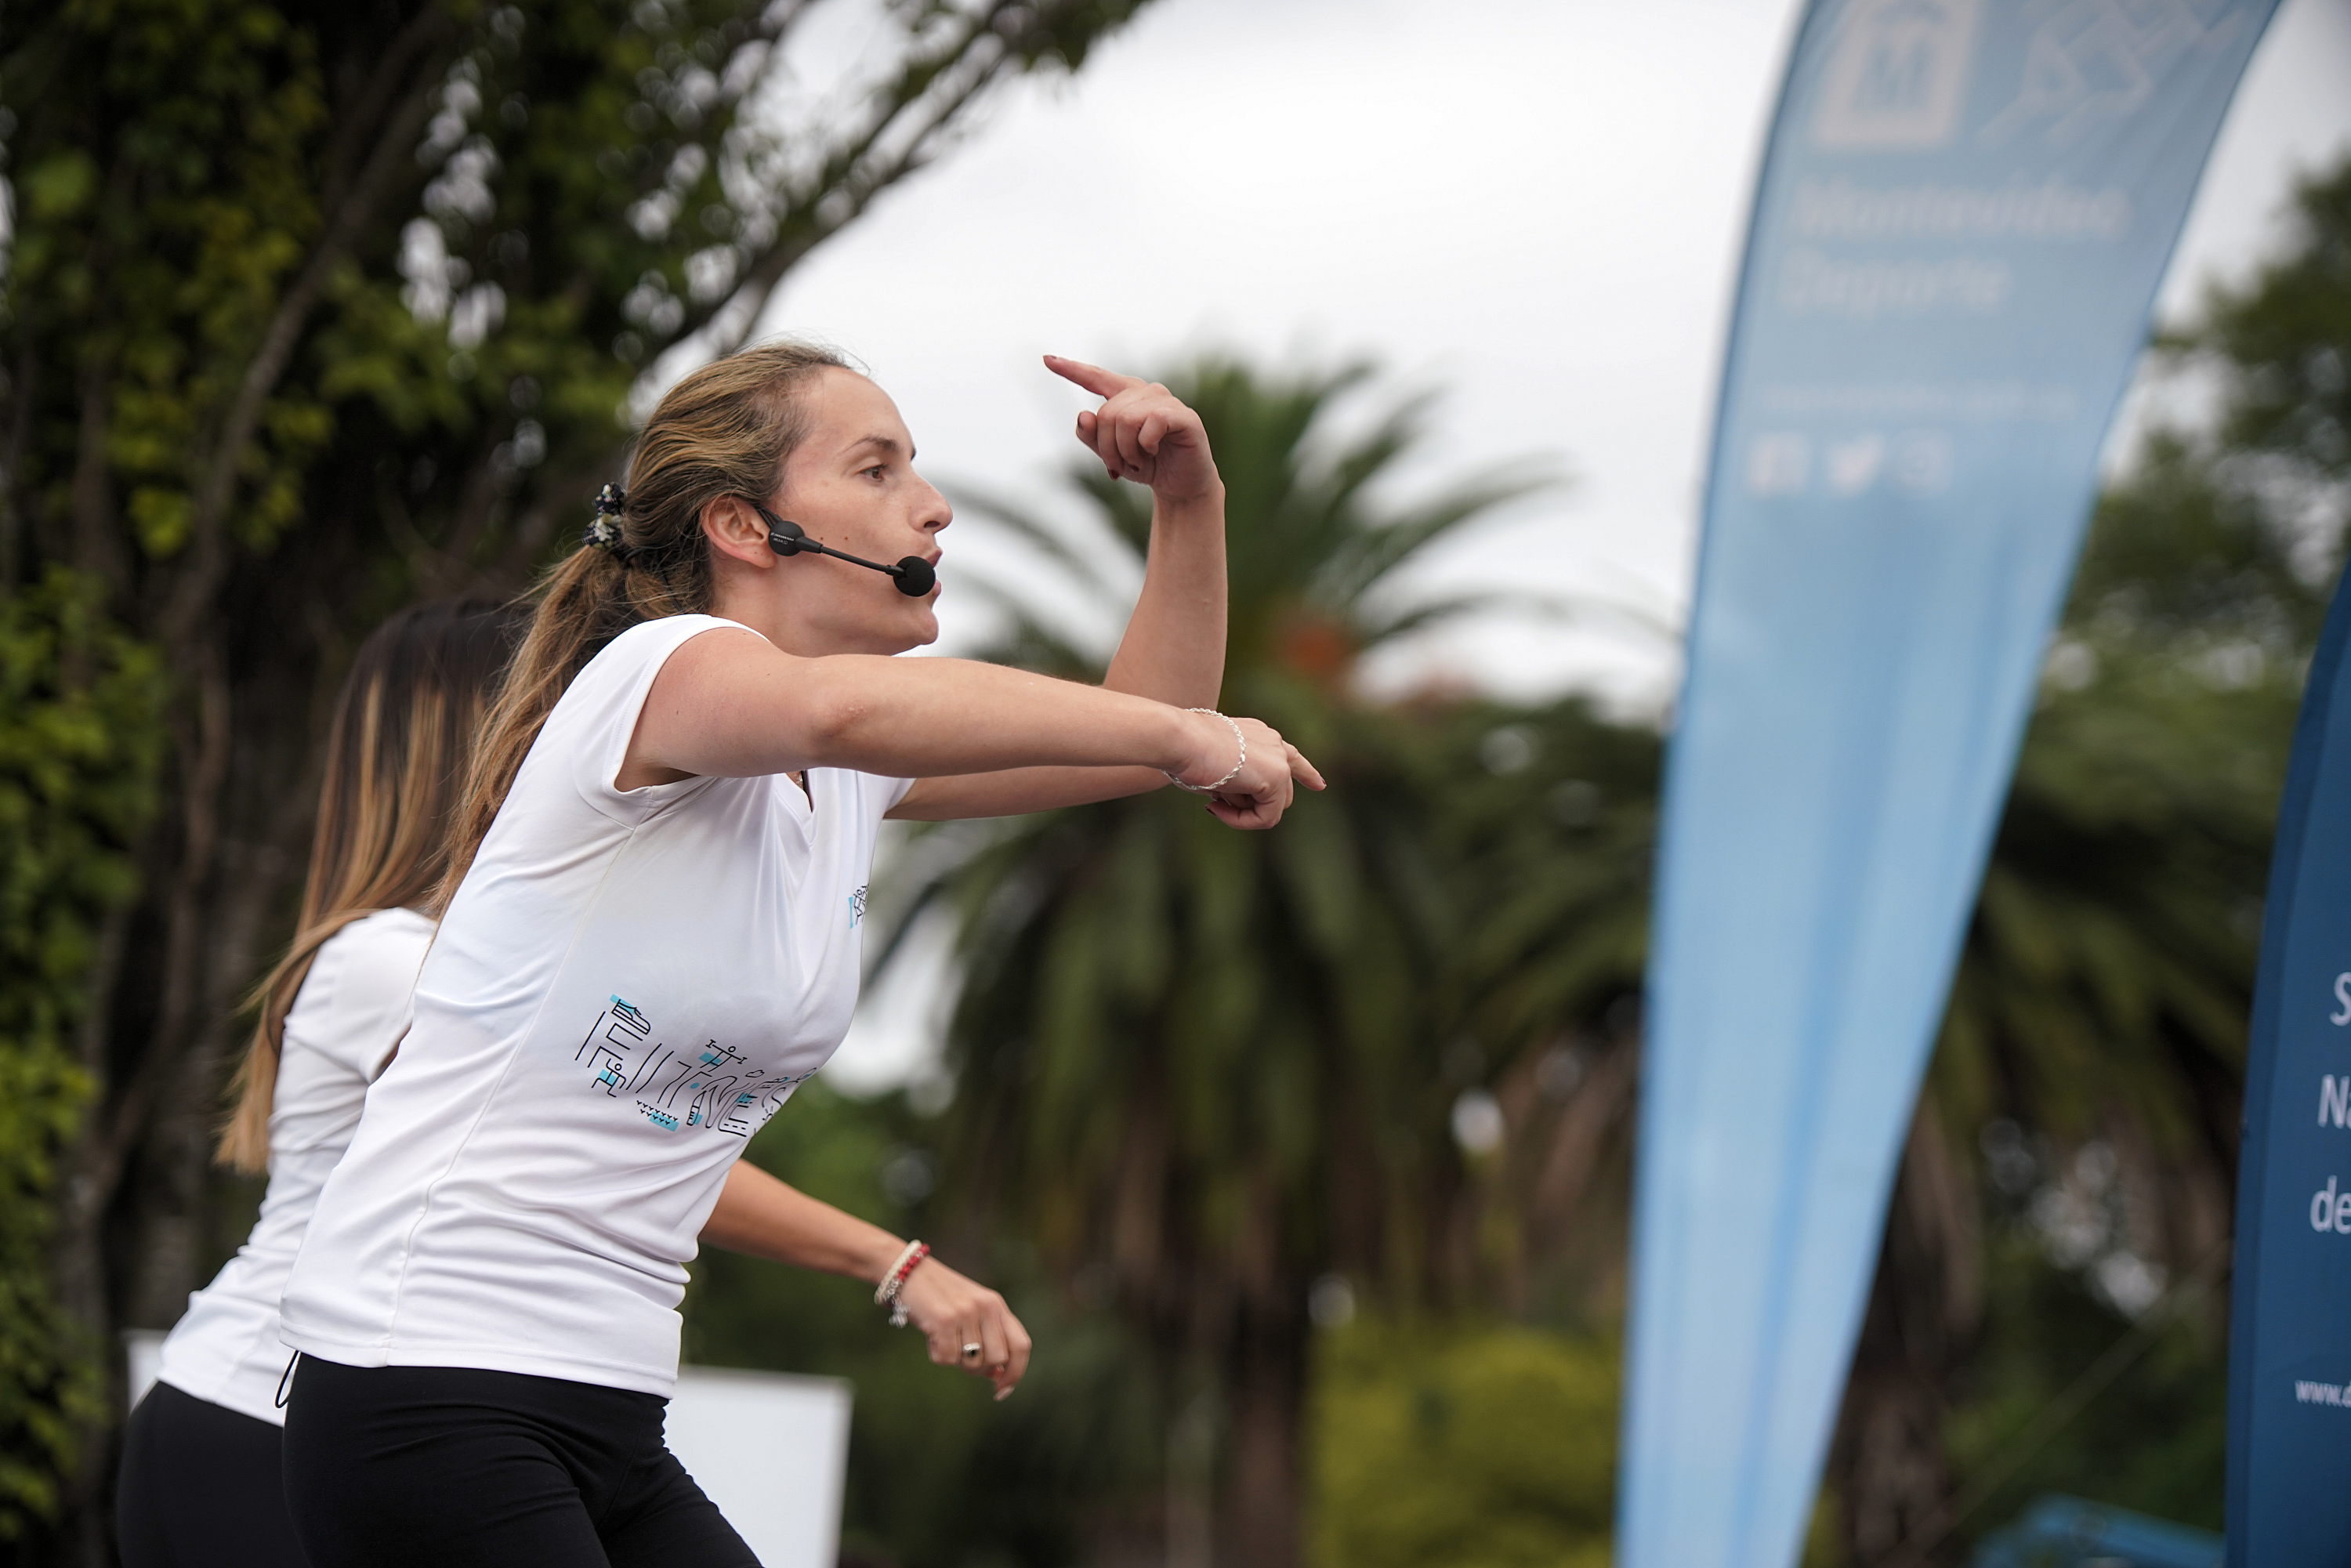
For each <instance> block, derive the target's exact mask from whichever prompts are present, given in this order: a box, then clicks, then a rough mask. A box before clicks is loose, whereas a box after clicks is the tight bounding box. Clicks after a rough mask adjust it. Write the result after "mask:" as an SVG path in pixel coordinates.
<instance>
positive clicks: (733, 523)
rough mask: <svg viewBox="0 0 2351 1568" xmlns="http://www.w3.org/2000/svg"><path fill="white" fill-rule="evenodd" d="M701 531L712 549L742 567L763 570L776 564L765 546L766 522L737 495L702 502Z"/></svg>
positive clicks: (766, 541)
mask: <svg viewBox="0 0 2351 1568" xmlns="http://www.w3.org/2000/svg"><path fill="white" fill-rule="evenodd" d="M702 533H703V537H704V538H707V539H708V540H709V541H710V547H711V549H715V550H716V551H717V552H718V553H719V554H720V555H723V556H731V557H732V558H734V559H737V560H739V561H741V562H742V563H743V564H744V565H745V566H751V567H757V568H758V569H759V570H763V571H764V570H767V569H768V567H771V566H773V565H775V564H776V552H775V551H773V550H771V549H768V525H767V523H766V522H764V521H763V520H762V519H761V518H760V517H759V513H758V509H757V508H756V507H753V506H752V505H751V503H750V502H748V501H747V500H745V499H744V498H743V497H740V496H719V497H715V498H713V499H711V500H708V501H705V502H704V503H703V504H702Z"/></svg>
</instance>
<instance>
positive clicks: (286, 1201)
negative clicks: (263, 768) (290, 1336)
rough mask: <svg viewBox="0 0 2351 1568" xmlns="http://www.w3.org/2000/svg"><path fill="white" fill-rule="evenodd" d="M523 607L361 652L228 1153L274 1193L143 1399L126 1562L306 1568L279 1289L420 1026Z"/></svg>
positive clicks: (445, 620) (129, 1442) (388, 625)
mask: <svg viewBox="0 0 2351 1568" xmlns="http://www.w3.org/2000/svg"><path fill="white" fill-rule="evenodd" d="M522 626H523V617H522V615H521V614H520V613H519V612H517V611H516V610H514V609H512V608H510V607H508V606H505V605H501V604H499V603H497V602H496V601H492V600H475V601H455V602H450V603H440V604H427V605H421V606H418V607H417V608H415V609H413V610H407V611H403V612H401V613H400V614H398V615H395V616H393V617H392V619H391V620H390V621H388V622H385V623H384V624H383V625H382V626H381V627H379V628H378V629H377V630H376V632H374V633H373V634H372V635H371V636H370V637H369V638H368V640H367V641H366V643H363V644H361V645H360V651H359V656H358V657H357V659H355V660H354V661H353V663H352V666H351V673H350V677H349V678H348V679H347V680H346V681H345V682H344V684H343V690H342V693H341V695H340V698H339V699H338V701H337V703H336V707H335V716H334V720H333V723H332V726H331V727H330V728H329V732H328V740H327V763H326V770H325V777H324V779H323V781H322V783H321V786H320V789H319V820H318V824H317V826H316V828H315V830H314V831H313V833H312V841H311V851H310V868H309V875H308V880H307V882H306V883H305V885H304V887H303V890H302V907H301V915H300V920H299V923H298V926H297V931H298V936H296V938H295V941H294V946H293V948H292V950H291V951H290V952H288V953H287V955H286V956H285V958H284V959H282V960H281V961H280V962H279V963H278V965H277V968H276V969H274V970H272V971H271V973H270V975H269V977H268V978H267V979H266V980H265V981H264V982H263V983H262V986H261V988H260V995H259V1004H260V1009H261V1021H260V1023H259V1025H258V1027H256V1030H254V1037H253V1043H252V1045H251V1046H250V1047H249V1048H248V1050H247V1051H246V1060H245V1065H244V1067H243V1069H242V1070H241V1071H240V1072H239V1073H238V1083H237V1094H236V1102H235V1111H234V1112H233V1113H231V1117H230V1120H229V1124H228V1125H227V1127H226V1128H225V1131H224V1132H223V1133H222V1135H221V1145H220V1155H221V1159H222V1162H223V1163H224V1164H226V1165H230V1166H235V1168H237V1169H239V1170H243V1171H246V1172H251V1173H259V1172H261V1171H262V1170H264V1169H266V1170H267V1172H268V1173H269V1186H268V1190H267V1192H266V1195H265V1196H264V1197H263V1199H262V1204H261V1215H260V1218H257V1219H256V1221H255V1222H254V1226H253V1232H252V1234H251V1235H250V1236H249V1237H248V1238H247V1239H246V1243H245V1245H244V1246H243V1247H242V1248H240V1249H238V1250H237V1254H236V1256H235V1257H234V1258H232V1259H230V1260H229V1261H228V1263H227V1264H226V1265H225V1267H223V1268H222V1270H221V1271H220V1273H219V1274H218V1275H217V1276H215V1277H214V1280H213V1282H212V1283H211V1284H209V1285H207V1286H205V1287H204V1289H203V1290H201V1291H197V1292H196V1293H195V1294H194V1295H193V1296H192V1297H190V1298H189V1301H188V1311H187V1315H186V1316H184V1317H183V1318H182V1319H181V1320H180V1322H179V1323H178V1324H177V1326H175V1327H174V1328H173V1329H172V1333H171V1334H170V1336H169V1337H168V1338H166V1339H165V1340H164V1341H163V1350H162V1364H161V1366H160V1367H159V1369H158V1372H157V1382H156V1384H155V1385H154V1387H153V1388H152V1389H150V1390H149V1391H148V1393H147V1395H146V1396H145V1397H143V1398H142V1399H141V1400H140V1402H139V1407H138V1408H137V1409H136V1410H134V1411H132V1412H131V1420H130V1424H129V1426H128V1427H127V1428H126V1430H125V1432H124V1436H123V1454H122V1468H121V1472H120V1476H119V1478H118V1479H117V1483H116V1488H115V1524H116V1534H117V1537H118V1539H119V1542H120V1548H121V1553H122V1560H123V1563H124V1564H125V1568H204V1565H210V1564H218V1565H219V1568H302V1564H303V1557H302V1553H301V1549H300V1548H299V1547H298V1545H297V1544H296V1542H295V1539H294V1523H293V1521H292V1519H291V1518H290V1517H289V1516H288V1515H287V1511H286V1498H285V1488H284V1486H283V1484H282V1483H281V1481H280V1479H279V1474H278V1472H279V1468H280V1464H279V1450H280V1448H281V1446H282V1434H281V1432H280V1428H281V1427H282V1426H283V1425H284V1423H285V1419H286V1417H285V1415H284V1413H283V1412H282V1411H280V1410H279V1408H278V1406H277V1394H278V1389H279V1386H280V1384H281V1382H282V1380H283V1378H284V1376H285V1374H286V1364H287V1360H288V1358H289V1353H288V1352H287V1349H286V1347H285V1346H284V1345H283V1344H281V1343H279V1341H278V1331H277V1298H278V1292H279V1291H282V1290H283V1289H284V1288H285V1284H286V1276H287V1272H288V1270H291V1269H292V1267H293V1264H294V1253H295V1249H297V1248H298V1246H299V1245H300V1244H301V1240H302V1231H303V1228H304V1227H305V1226H306V1225H307V1224H308V1221H309V1218H310V1209H311V1206H312V1205H313V1204H314V1203H315V1202H316V1201H317V1198H318V1195H319V1187H320V1186H321V1185H323V1184H324V1183H325V1181H326V1179H327V1173H328V1172H329V1171H330V1170H332V1169H333V1168H334V1166H335V1162H336V1160H337V1159H339V1158H340V1156H341V1155H342V1152H343V1145H346V1144H348V1143H349V1142H350V1136H351V1129H352V1128H353V1127H354V1126H356V1125H357V1124H358V1123H359V1119H360V1101H361V1100H362V1099H363V1098H364V1097H365V1096H366V1094H367V1087H368V1083H369V1082H370V1080H371V1079H373V1078H374V1077H375V1075H376V1072H377V1071H379V1070H380V1069H381V1067H382V1065H383V1062H384V1060H385V1058H387V1057H388V1056H390V1055H391V1054H392V1047H393V1045H394V1043H395V1042H397V1041H398V1040H399V1039H400V1034H401V1031H402V1030H404V1029H406V1028H407V1027H408V998H409V993H410V991H411V990H412V989H413V988H414V987H415V984H416V970H417V966H418V965H420V964H421V963H423V960H424V950H425V948H426V947H427V946H430V945H431V943H432V940H433V922H432V921H431V920H430V919H429V918H427V917H426V916H425V915H422V914H420V913H418V910H419V907H420V906H422V905H423V904H428V903H430V902H431V901H432V897H433V894H434V888H435V886H436V885H437V884H438V883H439V882H440V881H441V879H442V876H443V874H444V873H445V872H446V870H447V868H448V835H449V824H450V819H451V817H452V815H453V812H454V810H455V806H456V803H457V797H458V789H459V786H460V785H461V784H462V782H463V781H464V778H465V768H466V763H467V761H468V758H469V756H470V753H471V750H472V747H473V742H474V737H475V733H476V732H477V731H478V730H479V728H480V727H481V724H482V720H483V718H484V716H485V715H486V711H487V709H488V706H489V699H490V695H491V694H492V693H493V691H495V689H496V684H497V678H498V675H499V673H500V672H501V671H502V670H504V669H505V667H506V664H507V658H508V657H509V656H510V655H511V654H512V653H513V652H514V648H515V644H516V643H517V642H518V641H519V640H520V637H521V632H522Z"/></svg>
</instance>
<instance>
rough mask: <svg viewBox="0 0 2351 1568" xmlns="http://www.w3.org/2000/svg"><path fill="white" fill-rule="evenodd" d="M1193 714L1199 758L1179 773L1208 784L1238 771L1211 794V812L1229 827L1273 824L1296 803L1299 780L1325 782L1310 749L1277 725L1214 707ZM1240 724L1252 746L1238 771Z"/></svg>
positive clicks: (1190, 781) (1318, 785)
mask: <svg viewBox="0 0 2351 1568" xmlns="http://www.w3.org/2000/svg"><path fill="white" fill-rule="evenodd" d="M1192 717H1193V718H1194V719H1196V721H1198V722H1197V723H1196V725H1195V726H1194V733H1195V736H1196V741H1197V747H1196V751H1195V754H1194V758H1193V760H1192V761H1191V762H1190V763H1189V764H1187V765H1186V767H1185V768H1183V769H1182V771H1180V772H1179V773H1177V774H1176V775H1175V777H1176V778H1178V779H1182V780H1183V781H1184V782H1185V783H1186V784H1191V785H1207V784H1214V783H1216V782H1217V779H1224V778H1225V775H1226V774H1228V773H1232V777H1231V778H1230V779H1226V781H1225V782H1224V783H1223V784H1222V785H1220V786H1219V787H1218V788H1217V792H1216V793H1215V794H1213V795H1211V796H1209V797H1208V813H1209V815H1211V816H1213V817H1215V818H1216V819H1217V821H1220V822H1222V823H1224V824H1225V825H1226V826H1227V827H1228V828H1270V827H1271V826H1273V825H1274V824H1275V823H1276V822H1279V821H1281V814H1282V812H1284V811H1286V810H1289V809H1290V799H1291V797H1292V796H1294V795H1295V794H1296V793H1297V789H1298V786H1299V785H1301V784H1303V785H1305V786H1306V787H1307V788H1308V789H1322V788H1323V782H1322V774H1321V773H1320V772H1319V771H1317V770H1316V768H1315V767H1314V764H1313V763H1311V762H1310V761H1308V760H1307V759H1306V754H1305V753H1304V752H1302V751H1301V750H1299V749H1298V747H1294V746H1292V745H1290V742H1288V741H1286V740H1284V739H1283V738H1282V737H1281V732H1280V731H1279V730H1277V729H1275V728H1274V727H1272V726H1271V725H1270V724H1265V723H1261V722H1260V721H1259V720H1257V719H1253V718H1238V717H1236V718H1234V719H1233V720H1232V722H1231V723H1230V724H1228V723H1227V722H1226V721H1225V718H1224V716H1222V715H1219V714H1212V713H1196V714H1194V715H1192ZM1235 726H1238V727H1239V728H1240V732H1241V738H1242V741H1243V743H1244V745H1245V746H1246V747H1247V749H1248V752H1249V757H1248V760H1247V761H1245V762H1243V763H1242V764H1241V768H1240V771H1239V772H1238V773H1233V754H1234V746H1233V728H1234V727H1235Z"/></svg>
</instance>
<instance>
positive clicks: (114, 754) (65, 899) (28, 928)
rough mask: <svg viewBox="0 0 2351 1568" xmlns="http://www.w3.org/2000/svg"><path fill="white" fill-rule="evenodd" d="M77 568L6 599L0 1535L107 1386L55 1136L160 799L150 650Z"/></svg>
mask: <svg viewBox="0 0 2351 1568" xmlns="http://www.w3.org/2000/svg"><path fill="white" fill-rule="evenodd" d="M96 599H97V596H96V595H95V594H94V593H93V592H91V591H89V588H88V586H87V585H86V584H84V583H82V582H80V581H79V580H77V579H75V578H74V577H73V576H71V575H70V574H68V573H66V572H63V571H56V572H52V573H51V574H50V575H49V576H48V577H47V579H46V580H44V581H42V582H41V583H40V584H39V585H37V587H34V588H32V589H29V590H27V591H24V592H21V593H17V594H14V595H11V596H9V597H7V598H5V599H0V970H5V973H6V974H7V975H8V977H9V979H8V983H7V985H6V986H5V987H0V1541H13V1540H16V1539H18V1538H19V1537H21V1536H23V1535H24V1534H25V1532H26V1528H27V1526H28V1525H29V1524H30V1523H31V1522H32V1521H34V1520H35V1519H37V1518H40V1517H43V1516H45V1515H47V1513H49V1512H51V1511H53V1510H54V1509H55V1507H56V1504H57V1475H58V1472H59V1470H60V1469H61V1468H62V1467H63V1464H64V1462H65V1461H66V1460H67V1458H68V1457H69V1456H70V1454H71V1453H72V1451H73V1447H74V1442H75V1433H74V1431H73V1429H72V1425H71V1423H72V1422H73V1421H74V1420H76V1419H78V1418H81V1417H83V1416H88V1415H89V1413H90V1411H91V1410H92V1408H93V1406H94V1405H95V1403H96V1400H97V1396H98V1392H99V1391H98V1389H97V1388H96V1387H95V1386H94V1385H93V1383H92V1379H91V1378H90V1375H89V1365H88V1363H87V1362H86V1360H85V1359H84V1358H83V1354H81V1353H83V1352H85V1351H86V1350H87V1348H88V1346H87V1343H86V1341H85V1340H84V1339H83V1338H82V1336H81V1335H80V1334H79V1333H78V1332H77V1331H76V1329H75V1327H74V1326H73V1325H72V1324H71V1323H70V1322H69V1321H68V1318H67V1316H66V1314H65V1312H63V1310H62V1307H61V1304H60V1303H59V1301H57V1296H56V1294H55V1292H54V1291H53V1288H52V1281H51V1279H50V1274H49V1269H48V1262H49V1253H50V1249H51V1246H52V1245H53V1241H54V1236H53V1231H54V1229H55V1224H54V1215H53V1212H52V1210H51V1209H50V1207H49V1199H50V1197H51V1194H52V1192H53V1191H54V1188H55V1184H56V1180H57V1157H56V1156H57V1150H58V1149H59V1148H60V1147H62V1146H63V1145H64V1143H65V1141H66V1138H67V1136H68V1134H69V1133H70V1131H71V1129H72V1127H73V1124H74V1123H75V1121H76V1120H77V1118H78V1115H79V1113H80V1111H81V1108H82V1103H83V1101H84V1100H85V1098H86V1097H87V1095H88V1093H89V1085H90V1075H89V1072H88V1071H86V1069H85V1067H84V1065H83V1062H82V1061H81V1051H82V1048H83V1047H84V1045H85V1042H86V1039H87V1036H86V1034H85V1033H84V1030H85V1027H86V1026H87V1024H88V1023H89V1017H88V1013H89V999H90V998H89V988H88V986H87V984H86V980H87V977H88V975H89V968H90V965H91V963H92V961H93V960H94V958H95V956H96V951H97V949H98V947H99V946H100V945H101V944H103V943H105V942H107V941H108V940H110V939H119V933H120V926H119V924H118V923H117V922H116V920H115V919H114V916H115V915H116V914H117V912H118V911H120V909H121V908H122V906H123V905H124V904H127V903H128V902H129V900H130V897H131V893H132V891H133V881H132V863H131V853H130V846H131V842H132V841H133V839H134V838H135V836H136V835H137V833H138V831H139V830H140V829H141V827H143V826H144V825H145V822H146V820H147V817H148V814H149V811H150V810H151V809H152V800H153V793H154V790H153V784H154V765H155V761H156V755H157V752H158V749H159V747H158V745H157V738H158V737H157V736H156V734H155V718H156V715H157V712H158V711H159V709H160V706H161V700H160V699H161V697H162V680H161V672H160V671H159V670H158V669H157V667H156V664H155V661H154V659H153V657H152V655H151V654H149V653H147V652H146V651H145V650H144V649H141V648H140V647H138V646H137V645H136V644H134V643H130V642H129V641H128V640H127V639H125V638H123V637H121V636H120V635H119V634H117V633H114V632H110V630H109V629H108V628H107V626H106V624H105V622H104V621H103V619H102V618H101V617H100V615H99V613H98V610H97V603H96Z"/></svg>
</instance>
